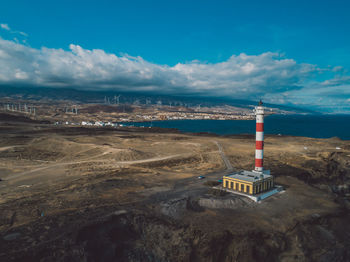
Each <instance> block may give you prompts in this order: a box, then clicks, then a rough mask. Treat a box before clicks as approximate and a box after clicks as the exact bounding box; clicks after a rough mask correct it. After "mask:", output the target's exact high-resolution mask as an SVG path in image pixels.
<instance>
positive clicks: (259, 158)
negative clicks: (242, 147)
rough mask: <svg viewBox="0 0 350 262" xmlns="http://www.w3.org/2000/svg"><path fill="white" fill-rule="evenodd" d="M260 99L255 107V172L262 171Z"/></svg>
mask: <svg viewBox="0 0 350 262" xmlns="http://www.w3.org/2000/svg"><path fill="white" fill-rule="evenodd" d="M262 104H263V103H262V101H261V100H260V102H259V105H258V106H256V107H255V115H256V143H255V169H254V171H255V172H261V173H263V171H264V167H263V159H264V107H263V106H262Z"/></svg>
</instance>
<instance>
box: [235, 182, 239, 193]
mask: <svg viewBox="0 0 350 262" xmlns="http://www.w3.org/2000/svg"><path fill="white" fill-rule="evenodd" d="M238 187H239V184H238V183H236V187H235V189H236V190H237V191H238Z"/></svg>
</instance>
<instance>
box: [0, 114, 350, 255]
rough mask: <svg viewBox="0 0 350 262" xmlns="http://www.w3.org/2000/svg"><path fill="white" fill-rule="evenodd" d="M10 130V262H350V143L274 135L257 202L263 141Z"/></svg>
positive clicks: (0, 216) (21, 126)
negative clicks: (240, 181)
mask: <svg viewBox="0 0 350 262" xmlns="http://www.w3.org/2000/svg"><path fill="white" fill-rule="evenodd" d="M0 121H1V122H0V133H1V136H0V179H1V181H0V261H350V223H349V221H350V213H349V211H350V202H349V196H350V195H349V189H350V141H342V140H340V139H337V138H332V139H312V138H305V137H285V136H267V137H266V138H265V168H266V169H270V170H271V173H272V174H273V175H274V176H275V178H276V183H277V184H279V185H283V186H284V189H285V190H284V192H282V193H279V194H277V195H274V196H272V197H270V198H268V199H266V200H264V201H262V202H261V203H255V202H253V201H251V200H250V199H248V198H244V197H241V196H236V195H233V194H228V193H227V194H224V193H223V192H222V191H218V190H215V189H213V188H212V186H213V185H215V184H217V183H216V182H217V180H219V179H221V178H222V176H223V174H226V173H229V172H231V171H232V170H239V169H248V170H250V169H252V168H253V165H254V148H255V144H254V142H255V140H254V137H253V136H226V137H223V136H214V135H208V134H180V133H178V132H176V131H175V130H161V129H156V128H119V129H118V128H117V129H115V128H93V127H92V128H82V127H64V126H54V125H51V124H43V123H40V122H39V121H34V120H30V119H25V118H19V117H15V116H13V117H12V116H5V115H2V116H1V119H0ZM198 176H204V177H205V178H204V179H198Z"/></svg>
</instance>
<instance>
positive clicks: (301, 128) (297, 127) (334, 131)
mask: <svg viewBox="0 0 350 262" xmlns="http://www.w3.org/2000/svg"><path fill="white" fill-rule="evenodd" d="M128 125H134V126H145V127H149V126H153V127H162V128H176V129H178V130H180V131H181V132H191V133H199V132H209V133H215V134H219V135H229V134H254V133H255V120H168V121H152V122H137V123H129V124H128ZM264 126H265V134H276V135H277V134H281V135H292V136H305V137H313V138H330V137H339V138H341V139H343V140H350V115H272V116H268V117H266V118H265V125H264Z"/></svg>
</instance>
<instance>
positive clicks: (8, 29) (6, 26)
mask: <svg viewBox="0 0 350 262" xmlns="http://www.w3.org/2000/svg"><path fill="white" fill-rule="evenodd" d="M0 27H1V28H2V29H4V30H6V31H10V30H11V29H10V27H9V25H8V24H0Z"/></svg>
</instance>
